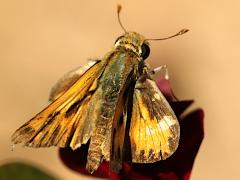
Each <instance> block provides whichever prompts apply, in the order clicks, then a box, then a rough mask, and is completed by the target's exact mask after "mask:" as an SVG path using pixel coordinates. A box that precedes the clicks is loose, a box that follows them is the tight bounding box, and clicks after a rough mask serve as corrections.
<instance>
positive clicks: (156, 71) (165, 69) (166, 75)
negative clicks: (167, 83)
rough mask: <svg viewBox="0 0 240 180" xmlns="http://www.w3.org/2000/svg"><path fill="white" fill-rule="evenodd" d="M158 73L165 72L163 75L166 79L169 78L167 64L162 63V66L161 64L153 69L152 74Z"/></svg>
mask: <svg viewBox="0 0 240 180" xmlns="http://www.w3.org/2000/svg"><path fill="white" fill-rule="evenodd" d="M156 73H163V76H164V78H165V79H167V80H168V79H169V73H168V68H167V66H166V65H162V66H159V67H157V68H154V69H153V70H152V71H151V74H153V75H154V74H156Z"/></svg>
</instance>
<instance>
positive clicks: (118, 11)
mask: <svg viewBox="0 0 240 180" xmlns="http://www.w3.org/2000/svg"><path fill="white" fill-rule="evenodd" d="M121 10H122V6H121V5H120V4H118V6H117V15H118V23H119V24H120V26H121V28H122V29H123V30H124V32H127V30H126V29H125V28H124V26H123V25H122V22H121V19H120V12H121Z"/></svg>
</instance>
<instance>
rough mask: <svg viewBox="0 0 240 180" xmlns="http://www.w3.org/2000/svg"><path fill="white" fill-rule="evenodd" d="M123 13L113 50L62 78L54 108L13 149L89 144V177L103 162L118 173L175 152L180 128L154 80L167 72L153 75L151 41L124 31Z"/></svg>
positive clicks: (16, 137) (23, 130) (20, 134)
mask: <svg viewBox="0 0 240 180" xmlns="http://www.w3.org/2000/svg"><path fill="white" fill-rule="evenodd" d="M120 10H121V7H120V6H118V20H119V23H120V25H121V27H122V28H123V30H124V31H125V33H124V34H123V35H122V36H120V37H118V38H117V40H116V42H115V45H114V47H113V49H112V50H111V51H110V52H109V53H107V54H106V55H105V56H104V57H103V58H102V59H97V60H92V61H89V62H88V64H87V65H85V66H83V67H80V68H77V69H75V70H73V71H71V72H69V73H67V74H66V75H65V76H64V77H62V78H61V79H60V80H59V81H58V82H57V83H56V85H55V86H54V87H53V89H52V91H51V93H50V98H49V99H50V101H51V103H50V104H49V105H48V106H47V107H46V108H45V109H43V110H42V111H41V112H40V113H38V114H37V115H35V116H34V117H33V118H32V119H30V120H29V121H28V122H26V123H25V124H23V125H22V126H21V127H20V128H18V129H17V130H16V131H15V133H14V134H13V135H12V138H11V140H12V142H13V143H14V144H18V143H22V144H23V145H24V146H27V147H33V148H40V147H50V146H58V147H62V148H63V147H71V148H72V149H73V150H76V149H77V148H80V147H81V145H82V144H87V143H89V148H88V155H87V164H86V168H87V170H88V171H89V172H90V173H93V172H94V171H96V170H97V169H98V167H99V166H100V164H101V162H102V161H103V160H105V161H109V162H110V168H111V170H112V171H115V172H119V171H120V170H121V167H122V162H123V160H124V159H125V157H126V154H127V153H128V152H130V156H131V161H132V162H133V163H153V162H156V161H160V160H165V159H166V158H168V157H170V156H171V155H172V154H173V153H174V152H175V151H176V149H177V147H178V143H179V138H180V127H179V123H178V120H177V118H176V116H175V114H174V112H173V110H172V108H171V107H170V105H169V103H168V102H167V100H166V99H165V98H164V96H163V94H162V93H161V91H160V90H159V89H158V87H157V85H156V83H155V82H154V80H153V75H154V73H156V72H157V71H159V70H160V69H163V66H161V67H160V68H156V69H154V70H150V68H149V65H148V64H147V63H146V62H145V60H146V59H147V57H148V56H149V53H150V48H149V42H148V41H149V40H153V39H146V38H145V37H144V36H142V35H141V34H139V33H136V32H129V31H126V30H125V28H124V27H123V26H122V23H121V21H120V18H119V13H120ZM187 31H188V30H186V29H183V30H181V31H180V32H178V33H177V34H175V35H173V36H170V37H168V38H171V37H174V36H178V35H182V34H184V33H186V32H187ZM168 38H163V39H168ZM155 40H162V39H155Z"/></svg>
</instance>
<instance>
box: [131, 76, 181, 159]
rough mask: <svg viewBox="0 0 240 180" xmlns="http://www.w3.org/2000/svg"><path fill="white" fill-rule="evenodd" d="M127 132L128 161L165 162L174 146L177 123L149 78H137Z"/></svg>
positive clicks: (176, 139) (176, 138) (175, 144)
mask: <svg viewBox="0 0 240 180" xmlns="http://www.w3.org/2000/svg"><path fill="white" fill-rule="evenodd" d="M129 133H130V141H131V151H132V162H136V163H152V162H156V161H159V160H162V159H166V158H168V157H169V156H171V155H172V154H173V153H174V152H175V150H176V149H177V147H178V141H179V136H180V127H179V123H178V120H177V118H176V116H175V114H174V112H173V111H172V109H171V107H170V105H169V104H168V102H167V101H166V99H165V98H164V96H163V95H162V93H161V92H160V91H159V89H158V87H157V85H156V83H155V82H154V81H152V80H150V79H146V78H145V79H143V78H139V80H138V81H137V83H136V85H135V90H134V95H133V110H132V119H131V125H130V132H129Z"/></svg>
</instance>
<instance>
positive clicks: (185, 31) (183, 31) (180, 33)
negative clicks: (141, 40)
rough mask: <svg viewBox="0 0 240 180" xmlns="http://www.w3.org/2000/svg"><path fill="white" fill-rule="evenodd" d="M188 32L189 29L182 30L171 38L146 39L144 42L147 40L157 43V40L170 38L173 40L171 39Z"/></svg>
mask: <svg viewBox="0 0 240 180" xmlns="http://www.w3.org/2000/svg"><path fill="white" fill-rule="evenodd" d="M188 31H189V29H182V30H181V31H179V32H178V33H176V34H174V35H172V36H169V37H166V38H159V39H146V40H148V41H159V40H166V39H171V38H173V37H176V36H180V35H183V34H185V33H187V32H188Z"/></svg>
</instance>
